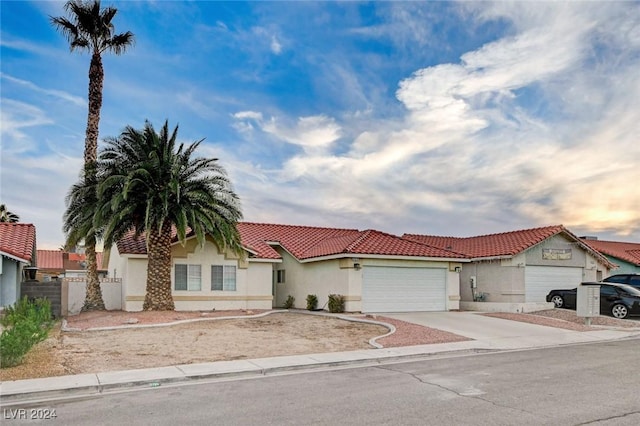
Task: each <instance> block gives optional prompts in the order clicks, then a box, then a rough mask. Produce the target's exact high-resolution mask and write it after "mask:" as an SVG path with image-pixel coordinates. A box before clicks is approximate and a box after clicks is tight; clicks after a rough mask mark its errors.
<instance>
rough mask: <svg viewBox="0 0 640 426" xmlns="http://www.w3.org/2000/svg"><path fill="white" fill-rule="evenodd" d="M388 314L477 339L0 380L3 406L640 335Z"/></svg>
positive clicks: (457, 315)
mask: <svg viewBox="0 0 640 426" xmlns="http://www.w3.org/2000/svg"><path fill="white" fill-rule="evenodd" d="M384 316H390V317H392V318H397V319H401V320H403V321H408V322H415V323H418V324H422V325H427V326H429V327H433V328H438V329H441V330H445V331H450V332H453V333H456V334H460V335H463V336H466V337H470V338H473V339H476V340H469V341H465V342H455V343H441V344H432V345H418V346H406V347H400V348H383V349H365V350H358V351H350V352H332V353H319V354H308V355H295V356H281V357H272V358H259V359H251V360H238V361H219V362H210V363H202V364H187V365H176V366H170V367H159V368H148V369H139V370H127V371H112V372H106V373H97V374H80V375H73V376H60V377H49V378H42V379H29V380H17V381H8V382H3V383H1V384H0V406H2V407H5V408H7V407H13V406H21V405H24V404H29V403H30V404H34V403H36V402H38V403H53V402H55V401H57V400H61V399H66V398H76V397H86V396H95V395H99V394H100V393H105V392H110V391H111V392H113V391H117V390H122V389H123V388H135V387H138V388H147V387H151V388H154V387H159V386H163V385H167V384H170V383H176V382H186V381H193V380H205V379H220V378H234V377H259V376H265V375H269V374H276V373H285V372H290V371H295V370H309V371H312V370H314V369H321V368H333V367H337V366H367V365H376V364H382V363H390V362H401V361H408V360H411V359H420V358H424V357H428V356H432V355H437V354H443V353H451V352H459V353H465V351H466V352H470V353H473V352H483V351H500V350H523V349H534V348H543V347H553V346H558V345H567V344H579V343H592V342H601V341H608V340H618V339H625V338H640V329H639V328H636V329H631V330H628V331H627V330H625V331H621V330H613V329H601V330H595V331H583V332H579V331H570V330H564V329H558V328H553V327H545V326H540V325H533V324H527V323H520V322H517V321H510V320H503V319H498V318H491V317H485V316H482V315H476V314H473V313H461V312H443V313H419V314H384Z"/></svg>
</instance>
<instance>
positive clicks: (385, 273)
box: [362, 266, 447, 312]
mask: <svg viewBox="0 0 640 426" xmlns="http://www.w3.org/2000/svg"><path fill="white" fill-rule="evenodd" d="M362 272H363V274H362V275H363V280H362V311H363V312H420V311H446V310H447V299H446V297H447V284H446V279H447V275H446V274H447V271H446V269H443V268H395V267H388V266H384V267H383V266H365V267H364V268H363V270H362Z"/></svg>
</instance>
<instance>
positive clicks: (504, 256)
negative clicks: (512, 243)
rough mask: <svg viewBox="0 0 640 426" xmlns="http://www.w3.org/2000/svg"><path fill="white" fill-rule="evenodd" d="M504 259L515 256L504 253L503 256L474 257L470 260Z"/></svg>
mask: <svg viewBox="0 0 640 426" xmlns="http://www.w3.org/2000/svg"><path fill="white" fill-rule="evenodd" d="M527 250H528V249H527ZM525 251H526V250H523V251H521V252H520V253H522V252H525ZM520 253H518V254H520ZM502 259H513V256H512V255H503V256H487V257H472V258H470V259H469V260H470V261H471V262H482V261H483V260H502Z"/></svg>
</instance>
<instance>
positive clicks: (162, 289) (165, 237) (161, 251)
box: [142, 222, 175, 311]
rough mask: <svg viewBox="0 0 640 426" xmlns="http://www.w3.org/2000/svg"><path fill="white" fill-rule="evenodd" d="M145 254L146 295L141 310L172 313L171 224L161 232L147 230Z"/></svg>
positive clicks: (164, 226)
mask: <svg viewBox="0 0 640 426" xmlns="http://www.w3.org/2000/svg"><path fill="white" fill-rule="evenodd" d="M147 232H148V233H149V242H148V243H147V244H148V249H147V253H148V256H149V261H148V263H147V294H146V295H145V298H144V305H143V306H142V309H144V310H145V311H173V310H174V309H175V305H174V303H173V295H172V294H171V224H170V223H169V222H165V223H164V225H163V226H162V230H161V231H160V232H158V230H157V229H156V228H152V229H149V230H148V231H147Z"/></svg>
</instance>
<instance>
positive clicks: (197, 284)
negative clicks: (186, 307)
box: [174, 264, 202, 291]
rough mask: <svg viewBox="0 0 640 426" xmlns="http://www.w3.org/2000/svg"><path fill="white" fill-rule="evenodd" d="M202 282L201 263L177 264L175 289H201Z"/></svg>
mask: <svg viewBox="0 0 640 426" xmlns="http://www.w3.org/2000/svg"><path fill="white" fill-rule="evenodd" d="M201 282H202V267H201V266H200V265H182V264H179V265H175V273H174V289H175V290H176V291H180V290H183V291H184V290H186V291H200V289H201V288H202V285H201Z"/></svg>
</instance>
